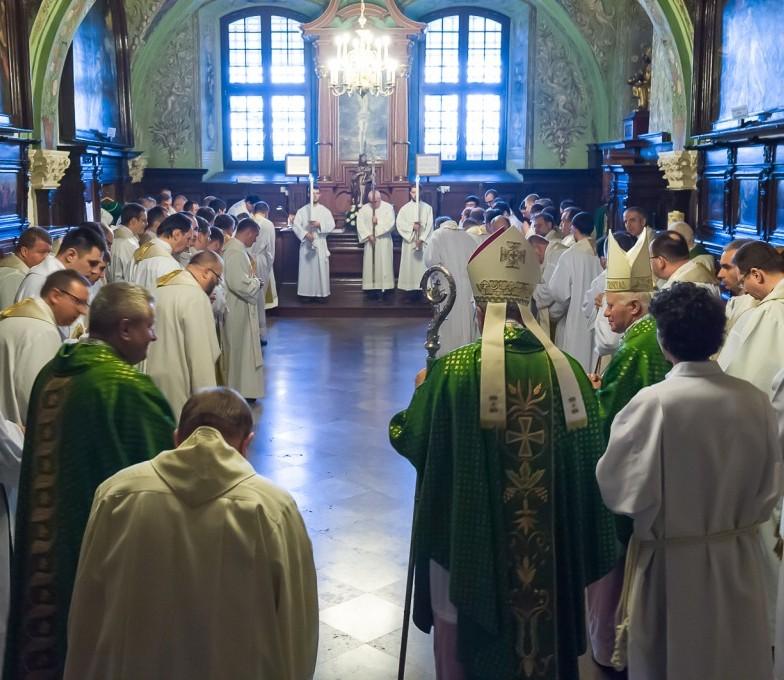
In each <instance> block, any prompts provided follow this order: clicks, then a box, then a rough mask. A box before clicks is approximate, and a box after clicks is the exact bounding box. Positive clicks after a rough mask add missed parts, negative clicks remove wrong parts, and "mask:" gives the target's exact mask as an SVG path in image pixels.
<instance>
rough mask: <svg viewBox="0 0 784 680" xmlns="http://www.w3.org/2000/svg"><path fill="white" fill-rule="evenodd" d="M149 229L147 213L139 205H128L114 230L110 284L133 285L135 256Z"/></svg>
mask: <svg viewBox="0 0 784 680" xmlns="http://www.w3.org/2000/svg"><path fill="white" fill-rule="evenodd" d="M145 229H147V211H146V210H145V209H144V207H143V206H141V205H139V204H138V203H126V204H125V205H124V206H123V209H122V213H121V214H120V224H119V226H118V227H117V228H116V229H115V230H114V241H113V243H112V261H111V263H110V264H109V271H108V274H107V279H108V280H109V283H114V282H115V281H126V282H128V283H131V268H132V267H133V254H134V253H135V252H136V251H137V250H138V249H139V237H140V236H141V235H142V234H143V233H144V231H145Z"/></svg>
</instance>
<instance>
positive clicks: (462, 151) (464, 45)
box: [456, 13, 468, 163]
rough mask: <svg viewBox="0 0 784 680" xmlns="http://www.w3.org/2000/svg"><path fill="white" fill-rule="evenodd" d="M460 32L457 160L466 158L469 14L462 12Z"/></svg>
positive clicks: (462, 160) (460, 160) (462, 161)
mask: <svg viewBox="0 0 784 680" xmlns="http://www.w3.org/2000/svg"><path fill="white" fill-rule="evenodd" d="M459 27H460V33H459V38H458V63H459V67H458V76H457V88H456V90H457V95H458V100H457V101H458V104H457V106H458V109H457V110H458V118H457V160H458V161H459V162H461V163H464V162H465V160H466V95H467V92H468V85H467V81H468V14H466V13H461V14H460V24H459Z"/></svg>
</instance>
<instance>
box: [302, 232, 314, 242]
mask: <svg viewBox="0 0 784 680" xmlns="http://www.w3.org/2000/svg"><path fill="white" fill-rule="evenodd" d="M305 238H306V239H307V240H308V241H310V242H311V243H313V241H315V240H316V232H314V231H309V232H308V233H307V234H305Z"/></svg>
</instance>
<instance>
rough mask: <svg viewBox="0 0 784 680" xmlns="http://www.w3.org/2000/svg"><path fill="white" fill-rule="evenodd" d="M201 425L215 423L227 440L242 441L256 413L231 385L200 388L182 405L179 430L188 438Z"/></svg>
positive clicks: (205, 425) (249, 429)
mask: <svg viewBox="0 0 784 680" xmlns="http://www.w3.org/2000/svg"><path fill="white" fill-rule="evenodd" d="M200 427H212V428H214V429H216V430H217V431H218V432H220V433H221V436H222V437H223V438H224V439H225V440H226V441H227V442H228V441H229V440H231V441H234V442H240V441H242V440H244V439H245V437H247V436H248V435H249V434H250V433H251V431H252V430H253V415H252V414H251V412H250V408H249V407H248V404H247V403H246V402H245V400H244V399H243V398H242V396H240V394H239V393H238V392H236V391H235V390H233V389H231V388H230V387H210V388H207V389H203V390H199V391H198V392H196V394H194V395H193V396H192V397H191V398H190V399H188V401H186V402H185V406H183V407H182V413H181V414H180V423H179V425H178V427H177V433H178V435H179V437H180V438H181V439H183V440H184V439H187V438H188V437H190V436H191V435H192V434H193V433H194V432H195V431H196V430H197V429H198V428H200Z"/></svg>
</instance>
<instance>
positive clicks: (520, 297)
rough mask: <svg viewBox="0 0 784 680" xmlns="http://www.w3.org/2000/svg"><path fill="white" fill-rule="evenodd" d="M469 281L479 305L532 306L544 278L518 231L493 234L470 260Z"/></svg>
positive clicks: (535, 259) (527, 244) (531, 247)
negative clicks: (531, 303) (514, 303)
mask: <svg viewBox="0 0 784 680" xmlns="http://www.w3.org/2000/svg"><path fill="white" fill-rule="evenodd" d="M468 277H469V278H470V279H471V288H472V290H473V293H474V298H475V299H476V301H477V302H521V303H523V304H526V305H527V304H529V303H530V302H531V298H532V297H533V294H534V288H535V287H536V284H537V283H539V281H540V280H541V278H542V274H541V269H540V267H539V260H538V259H537V257H536V251H535V250H534V248H533V246H532V245H531V244H530V243H528V241H526V240H525V239H524V238H523V235H522V234H521V233H520V232H519V231H518V230H517V229H503V230H501V231H497V232H495V233H494V234H491V235H490V237H489V238H487V239H486V240H485V241H484V242H483V243H482V244H481V245H480V246H479V247H478V248H477V249H476V250H475V251H474V254H473V255H471V259H469V260H468Z"/></svg>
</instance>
